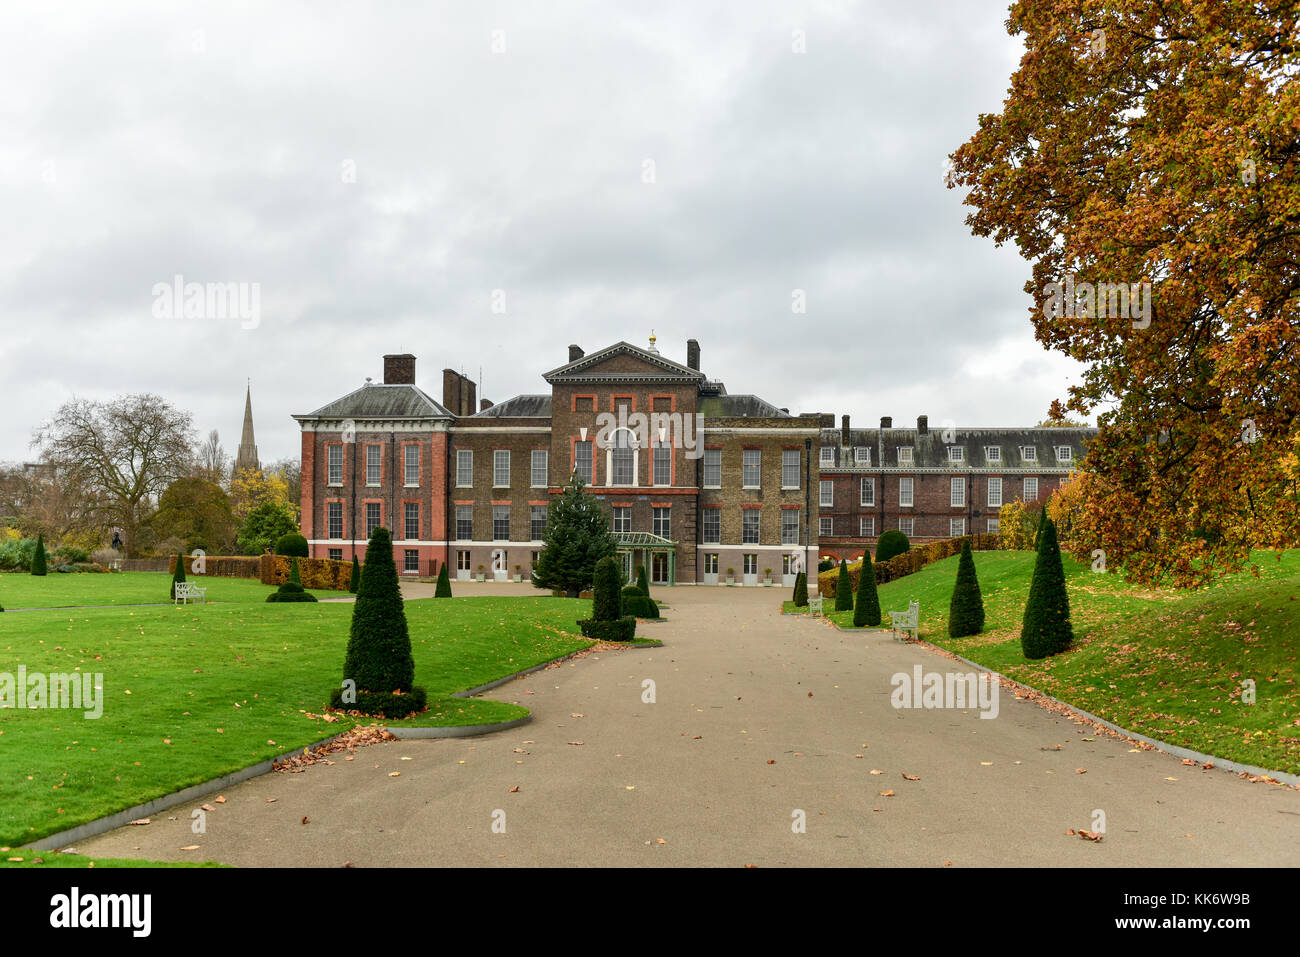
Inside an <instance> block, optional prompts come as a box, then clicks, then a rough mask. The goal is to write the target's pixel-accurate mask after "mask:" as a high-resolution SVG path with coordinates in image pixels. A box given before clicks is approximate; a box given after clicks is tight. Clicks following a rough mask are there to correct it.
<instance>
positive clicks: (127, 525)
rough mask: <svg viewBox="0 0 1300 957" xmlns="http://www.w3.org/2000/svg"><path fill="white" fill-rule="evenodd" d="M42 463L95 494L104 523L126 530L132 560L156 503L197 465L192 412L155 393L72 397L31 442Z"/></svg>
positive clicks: (37, 432) (124, 536) (100, 516)
mask: <svg viewBox="0 0 1300 957" xmlns="http://www.w3.org/2000/svg"><path fill="white" fill-rule="evenodd" d="M32 444H33V446H37V447H39V448H40V449H41V450H42V461H43V462H46V463H48V464H49V465H50V466H52V467H53V468H54V469H55V472H56V474H57V475H60V476H63V477H64V480H65V481H68V482H71V483H74V484H80V485H82V486H84V487H85V488H86V489H88V490H90V492H91V493H92V494H93V500H94V502H95V503H96V509H97V511H98V513H99V514H98V516H97V517H98V520H99V521H100V523H101V524H103V525H104V526H108V525H116V526H118V527H120V528H121V529H122V537H123V538H124V539H125V546H126V550H127V554H128V555H130V554H134V553H135V550H136V548H137V541H136V540H137V534H138V530H139V528H140V525H141V523H142V521H143V520H144V519H145V518H146V517H147V516H146V512H147V511H148V508H149V506H150V504H151V503H153V502H155V501H156V500H157V498H158V496H159V495H161V494H162V491H163V489H165V488H166V487H167V485H168V484H169V483H170V482H172V481H173V480H175V479H177V478H180V477H182V476H184V475H186V474H188V472H189V469H190V468H191V466H192V465H193V454H194V444H195V434H194V428H193V425H192V418H191V416H190V413H188V412H185V411H182V410H180V409H177V408H174V407H173V406H171V405H169V404H168V403H167V402H166V401H165V400H164V399H163V398H162V397H160V396H156V395H148V394H146V395H126V396H120V397H119V398H117V399H114V400H113V401H111V402H94V401H91V400H89V399H76V398H74V399H72V400H71V401H70V402H66V403H64V405H63V406H61V407H60V408H59V411H58V412H56V413H55V415H54V418H53V419H52V420H51V421H49V422H48V423H46V424H44V425H42V426H41V427H40V428H38V429H37V430H36V432H35V435H34V436H33V438H32Z"/></svg>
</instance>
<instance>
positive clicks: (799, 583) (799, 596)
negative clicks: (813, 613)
mask: <svg viewBox="0 0 1300 957" xmlns="http://www.w3.org/2000/svg"><path fill="white" fill-rule="evenodd" d="M794 606H795V607H796V608H807V607H808V575H807V574H806V573H805V572H800V573H799V574H798V575H796V576H795V578H794Z"/></svg>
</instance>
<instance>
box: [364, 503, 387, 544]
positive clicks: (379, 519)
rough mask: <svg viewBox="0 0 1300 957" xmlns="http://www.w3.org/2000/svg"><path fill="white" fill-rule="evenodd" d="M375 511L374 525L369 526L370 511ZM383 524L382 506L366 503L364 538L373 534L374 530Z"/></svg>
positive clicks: (380, 504)
mask: <svg viewBox="0 0 1300 957" xmlns="http://www.w3.org/2000/svg"><path fill="white" fill-rule="evenodd" d="M372 508H373V509H374V510H375V524H373V525H371V524H370V510H371V509H372ZM383 524H384V506H383V504H382V503H380V502H366V538H367V539H368V538H370V536H371V535H373V534H374V533H375V529H377V528H378V527H379V526H381V525H383Z"/></svg>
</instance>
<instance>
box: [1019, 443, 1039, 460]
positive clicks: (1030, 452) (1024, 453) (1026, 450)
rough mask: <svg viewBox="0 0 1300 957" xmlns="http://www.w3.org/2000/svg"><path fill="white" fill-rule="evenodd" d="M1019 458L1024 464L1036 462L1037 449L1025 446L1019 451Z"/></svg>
mask: <svg viewBox="0 0 1300 957" xmlns="http://www.w3.org/2000/svg"><path fill="white" fill-rule="evenodd" d="M1020 458H1021V460H1022V461H1025V462H1037V461H1038V448H1037V447H1036V446H1033V445H1026V446H1023V447H1022V448H1021V449H1020Z"/></svg>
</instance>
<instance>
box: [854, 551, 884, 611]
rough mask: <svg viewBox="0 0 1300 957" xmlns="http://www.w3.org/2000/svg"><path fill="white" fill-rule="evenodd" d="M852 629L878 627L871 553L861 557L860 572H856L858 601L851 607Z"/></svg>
mask: <svg viewBox="0 0 1300 957" xmlns="http://www.w3.org/2000/svg"><path fill="white" fill-rule="evenodd" d="M853 627H855V628H878V627H880V595H879V594H878V593H877V591H876V568H875V565H874V564H873V563H872V561H871V552H869V551H868V552H864V553H863V555H862V570H861V571H859V572H858V599H857V603H856V604H855V605H854V606H853Z"/></svg>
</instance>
